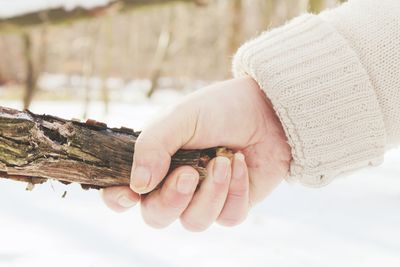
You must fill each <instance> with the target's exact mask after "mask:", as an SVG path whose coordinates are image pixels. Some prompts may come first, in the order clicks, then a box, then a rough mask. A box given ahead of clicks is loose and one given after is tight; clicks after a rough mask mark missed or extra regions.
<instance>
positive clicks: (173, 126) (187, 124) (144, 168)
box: [131, 104, 197, 194]
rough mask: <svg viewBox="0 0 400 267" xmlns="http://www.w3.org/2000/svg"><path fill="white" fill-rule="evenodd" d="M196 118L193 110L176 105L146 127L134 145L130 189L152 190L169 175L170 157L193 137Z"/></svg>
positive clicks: (144, 191)
mask: <svg viewBox="0 0 400 267" xmlns="http://www.w3.org/2000/svg"><path fill="white" fill-rule="evenodd" d="M196 120H197V116H195V113H194V109H193V107H190V106H188V105H182V104H179V105H176V106H174V107H172V108H170V109H169V110H167V112H164V113H163V115H161V116H159V117H158V118H156V119H155V120H153V121H152V122H151V123H150V124H149V125H147V126H146V127H145V128H144V129H143V131H142V132H141V134H140V135H139V137H138V139H137V140H136V143H135V149H134V156H133V165H132V172H131V189H132V190H133V191H135V192H136V193H139V194H145V193H148V192H150V191H151V190H153V189H154V188H155V187H156V186H157V185H158V184H159V183H160V182H161V181H162V179H163V178H164V177H165V176H166V175H167V172H168V169H169V166H170V162H171V156H172V155H173V154H175V152H176V151H177V150H178V149H179V148H181V147H182V146H183V145H184V144H185V143H187V142H188V141H189V140H190V138H191V137H192V136H193V133H194V130H195V125H196Z"/></svg>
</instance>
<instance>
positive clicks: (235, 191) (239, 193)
mask: <svg viewBox="0 0 400 267" xmlns="http://www.w3.org/2000/svg"><path fill="white" fill-rule="evenodd" d="M248 192H249V190H248V188H247V187H246V186H238V187H235V188H230V189H229V192H228V197H229V198H233V199H239V198H244V197H246V196H247V194H248Z"/></svg>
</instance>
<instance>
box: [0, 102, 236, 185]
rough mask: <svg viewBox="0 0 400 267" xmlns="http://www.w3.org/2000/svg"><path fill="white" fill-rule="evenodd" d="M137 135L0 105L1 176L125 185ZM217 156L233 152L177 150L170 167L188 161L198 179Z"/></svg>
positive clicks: (105, 126)
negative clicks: (197, 173) (195, 171)
mask: <svg viewBox="0 0 400 267" xmlns="http://www.w3.org/2000/svg"><path fill="white" fill-rule="evenodd" d="M138 135H139V132H135V131H133V130H132V129H129V128H124V127H121V128H108V127H107V125H106V124H104V123H100V122H96V121H93V120H88V121H86V122H85V123H83V122H80V121H76V120H64V119H61V118H57V117H54V116H49V115H36V114H34V113H31V112H29V111H24V112H22V111H17V110H14V109H9V108H4V107H0V177H3V178H6V179H12V180H16V181H23V182H28V183H29V185H30V186H32V185H35V184H41V183H43V182H45V181H47V180H48V179H55V180H58V181H61V182H63V183H72V182H75V183H79V184H81V185H82V187H83V188H85V189H86V188H96V189H99V188H103V187H110V186H121V185H129V179H130V172H131V165H132V159H133V153H134V145H135V142H136V139H137V137H138ZM218 155H223V156H228V157H231V156H232V153H231V151H230V150H227V149H225V148H209V149H204V150H179V151H178V152H177V153H176V154H175V155H173V157H172V160H171V166H170V171H172V170H173V169H175V168H176V167H179V166H182V165H190V166H193V167H194V168H195V169H196V170H197V171H198V172H199V173H200V178H201V179H203V178H204V177H205V176H206V169H205V167H206V165H207V163H208V162H209V161H210V160H211V159H212V158H213V157H215V156H218Z"/></svg>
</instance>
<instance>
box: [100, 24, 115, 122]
mask: <svg viewBox="0 0 400 267" xmlns="http://www.w3.org/2000/svg"><path fill="white" fill-rule="evenodd" d="M112 22H113V21H112V17H111V16H107V17H106V18H105V20H103V25H104V29H105V37H106V47H105V51H104V60H103V66H102V70H101V99H102V101H103V104H104V115H106V114H108V111H109V102H110V94H109V89H108V83H107V81H108V78H109V76H110V70H111V66H112V64H113V58H112V50H113V46H114V42H113V35H112Z"/></svg>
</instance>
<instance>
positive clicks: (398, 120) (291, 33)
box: [233, 0, 400, 187]
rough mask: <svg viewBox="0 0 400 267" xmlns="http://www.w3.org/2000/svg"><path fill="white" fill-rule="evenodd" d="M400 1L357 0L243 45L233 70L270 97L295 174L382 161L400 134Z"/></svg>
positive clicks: (320, 177) (325, 175)
mask: <svg viewBox="0 0 400 267" xmlns="http://www.w3.org/2000/svg"><path fill="white" fill-rule="evenodd" d="M399 51H400V1H396V0H381V1H378V0H358V1H357V0H356V1H350V3H348V4H344V5H342V6H341V7H339V8H336V9H333V10H330V11H327V12H324V13H323V14H321V15H319V16H316V15H311V14H306V15H303V16H301V17H298V18H296V19H294V20H292V21H291V22H289V23H288V24H286V25H284V26H282V27H280V28H277V29H274V30H272V31H270V32H266V33H263V34H262V35H261V36H259V37H257V38H256V39H254V40H251V41H249V42H248V43H246V44H244V45H243V46H242V47H241V48H240V49H239V50H238V52H237V54H236V55H235V57H234V60H233V73H234V76H236V77H239V76H244V75H250V76H251V77H252V78H253V79H255V80H256V81H257V82H258V84H259V86H260V87H261V88H262V89H263V91H264V92H265V93H266V95H267V97H268V98H269V99H270V100H271V102H272V104H273V106H274V109H275V111H276V113H277V115H278V117H279V119H280V121H281V122H282V125H283V128H284V130H285V133H286V136H287V138H288V142H289V144H290V146H291V148H292V157H293V160H292V162H291V166H290V174H289V177H288V179H289V181H299V182H300V183H302V184H305V185H308V186H314V187H317V186H322V185H325V184H327V183H329V182H330V181H331V180H332V179H333V178H334V177H336V176H338V175H340V174H344V173H348V172H349V171H352V170H355V169H358V168H361V167H364V166H369V165H377V164H379V163H381V162H382V160H383V155H384V152H385V150H387V149H388V148H389V147H392V146H394V145H396V144H398V141H399V140H400V91H399V89H400V72H399V71H400V68H399V65H400V52H399Z"/></svg>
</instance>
